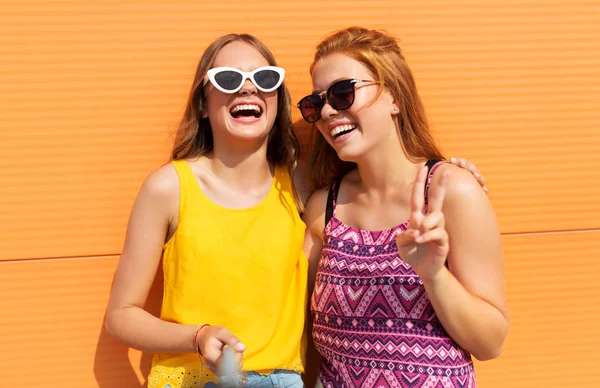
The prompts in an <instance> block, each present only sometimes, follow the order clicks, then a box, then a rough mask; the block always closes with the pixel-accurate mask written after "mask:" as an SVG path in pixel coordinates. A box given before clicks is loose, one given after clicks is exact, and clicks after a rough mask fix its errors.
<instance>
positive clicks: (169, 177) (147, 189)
mask: <svg viewBox="0 0 600 388" xmlns="http://www.w3.org/2000/svg"><path fill="white" fill-rule="evenodd" d="M179 191H180V188H179V175H178V174H177V171H176V170H175V167H173V165H172V164H171V163H168V164H165V165H164V166H162V167H160V168H158V169H156V170H154V171H153V172H151V173H150V174H148V176H147V177H146V179H145V180H144V183H143V184H142V187H141V188H140V191H139V194H138V201H140V200H141V201H144V202H151V203H153V204H155V205H157V206H160V207H162V208H164V209H166V210H167V211H171V210H176V209H177V207H178V205H179Z"/></svg>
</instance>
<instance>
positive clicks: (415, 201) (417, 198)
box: [410, 167, 427, 229]
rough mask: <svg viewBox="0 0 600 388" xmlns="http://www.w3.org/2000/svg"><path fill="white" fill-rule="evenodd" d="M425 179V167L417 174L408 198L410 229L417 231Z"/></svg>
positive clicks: (423, 205)
mask: <svg viewBox="0 0 600 388" xmlns="http://www.w3.org/2000/svg"><path fill="white" fill-rule="evenodd" d="M426 178H427V167H423V168H422V169H421V170H420V171H419V173H418V174H417V179H416V180H415V184H414V186H413V191H412V194H411V198H410V209H411V210H410V227H411V228H412V229H418V228H419V227H420V226H421V220H422V219H423V214H424V211H423V209H424V207H425V197H424V193H425V180H426Z"/></svg>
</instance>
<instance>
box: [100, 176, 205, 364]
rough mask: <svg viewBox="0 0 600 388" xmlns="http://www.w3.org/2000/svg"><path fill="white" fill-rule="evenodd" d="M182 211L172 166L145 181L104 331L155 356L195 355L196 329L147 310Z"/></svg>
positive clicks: (131, 219)
mask: <svg viewBox="0 0 600 388" xmlns="http://www.w3.org/2000/svg"><path fill="white" fill-rule="evenodd" d="M178 207H179V179H178V177H177V173H176V171H175V169H174V168H173V166H172V165H166V166H163V167H162V168H160V169H158V170H156V171H154V172H153V173H152V174H150V175H149V176H148V177H147V178H146V180H145V181H144V183H143V184H142V187H141V188H140V191H139V193H138V196H137V198H136V200H135V203H134V205H133V209H132V211H131V215H130V217H129V223H128V226H127V234H126V237H125V245H124V247H123V252H122V254H121V259H120V260H119V265H118V267H117V270H116V273H115V278H114V280H113V285H112V289H111V292H110V298H109V301H108V307H107V309H106V317H105V326H106V330H107V331H108V333H110V334H111V335H112V336H113V337H115V338H116V339H118V340H119V341H120V342H123V343H124V344H126V345H128V346H130V347H132V348H135V349H139V350H143V351H148V352H157V353H158V352H166V353H191V352H195V351H196V350H195V349H194V346H193V336H194V334H195V331H196V326H193V325H181V324H177V323H172V322H166V321H163V320H161V319H159V318H157V317H155V316H153V315H152V314H150V313H148V312H147V311H145V310H144V304H145V303H146V299H147V297H148V292H149V291H150V287H151V286H152V283H153V281H154V278H155V276H156V271H157V269H158V265H159V263H160V259H161V256H162V250H163V245H164V243H165V240H166V237H167V234H168V232H169V227H170V226H171V225H173V224H174V223H175V225H176V223H177V215H178ZM199 323H200V322H199Z"/></svg>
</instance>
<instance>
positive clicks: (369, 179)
mask: <svg viewBox="0 0 600 388" xmlns="http://www.w3.org/2000/svg"><path fill="white" fill-rule="evenodd" d="M357 166H358V174H359V176H360V181H361V186H362V187H363V189H364V190H365V191H366V192H373V193H379V194H382V195H385V193H388V192H390V191H393V190H396V189H398V188H399V187H403V186H406V185H412V183H413V182H414V180H415V178H416V176H417V174H418V171H419V168H420V166H421V164H420V163H418V162H414V161H411V160H410V159H409V158H408V156H407V155H406V153H405V152H404V150H403V149H402V144H401V142H400V139H399V138H398V137H397V136H394V138H393V139H390V141H386V142H382V143H381V145H380V146H378V147H377V148H374V149H371V150H369V152H368V153H367V154H366V155H365V156H364V157H363V158H361V159H360V160H358V161H357Z"/></svg>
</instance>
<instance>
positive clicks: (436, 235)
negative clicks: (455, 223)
mask: <svg viewBox="0 0 600 388" xmlns="http://www.w3.org/2000/svg"><path fill="white" fill-rule="evenodd" d="M415 242H417V243H418V244H425V243H430V242H437V243H438V244H440V245H445V244H447V242H448V233H447V232H446V230H445V229H444V228H435V229H430V230H428V231H427V232H425V233H423V234H421V235H420V236H419V237H417V238H416V239H415Z"/></svg>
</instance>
